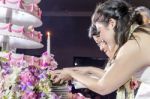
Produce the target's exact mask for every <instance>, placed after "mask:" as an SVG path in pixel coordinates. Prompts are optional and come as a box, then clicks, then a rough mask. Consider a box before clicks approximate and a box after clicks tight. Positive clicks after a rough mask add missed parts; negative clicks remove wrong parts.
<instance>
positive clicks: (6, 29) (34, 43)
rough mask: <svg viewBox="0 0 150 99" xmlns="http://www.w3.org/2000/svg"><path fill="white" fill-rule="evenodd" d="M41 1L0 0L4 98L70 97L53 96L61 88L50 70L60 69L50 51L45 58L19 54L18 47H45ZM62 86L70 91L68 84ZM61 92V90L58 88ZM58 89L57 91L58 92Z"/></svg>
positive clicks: (0, 92) (0, 95)
mask: <svg viewBox="0 0 150 99" xmlns="http://www.w3.org/2000/svg"><path fill="white" fill-rule="evenodd" d="M40 1H41V0H0V46H1V49H2V51H1V52H0V79H1V80H0V99H60V98H61V99H66V98H63V97H67V96H61V95H63V94H61V93H60V94H59V95H60V96H57V95H53V94H54V93H52V89H53V91H54V90H57V89H58V87H57V86H53V87H55V88H52V83H51V81H50V77H51V75H50V72H51V71H52V70H54V69H56V68H57V65H58V64H57V62H56V61H55V59H54V55H53V54H50V52H49V50H47V51H46V52H44V53H43V54H42V55H41V57H35V56H30V55H24V54H18V53H16V52H15V50H16V49H18V48H21V49H37V48H42V47H43V44H41V41H42V33H41V32H40V31H35V30H34V27H39V26H41V25H42V21H41V14H42V11H41V10H40V8H39V7H38V3H39V2H40ZM59 88H62V89H61V91H64V90H65V93H66V92H68V90H67V87H66V86H63V87H59ZM57 91H58V90H57ZM54 92H55V91H54Z"/></svg>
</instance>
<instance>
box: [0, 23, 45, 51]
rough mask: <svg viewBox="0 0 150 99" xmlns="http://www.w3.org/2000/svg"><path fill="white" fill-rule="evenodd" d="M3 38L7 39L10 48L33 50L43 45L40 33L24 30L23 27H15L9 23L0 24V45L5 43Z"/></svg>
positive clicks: (31, 29)
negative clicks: (6, 37)
mask: <svg viewBox="0 0 150 99" xmlns="http://www.w3.org/2000/svg"><path fill="white" fill-rule="evenodd" d="M4 36H8V37H9V40H8V41H9V47H10V48H24V49H34V48H42V47H43V45H42V44H41V43H40V42H41V41H42V34H41V32H38V31H35V30H34V29H33V28H30V29H26V28H24V27H23V26H17V25H13V24H10V23H8V24H7V23H0V44H1V45H2V43H3V42H5V41H6V39H5V38H4Z"/></svg>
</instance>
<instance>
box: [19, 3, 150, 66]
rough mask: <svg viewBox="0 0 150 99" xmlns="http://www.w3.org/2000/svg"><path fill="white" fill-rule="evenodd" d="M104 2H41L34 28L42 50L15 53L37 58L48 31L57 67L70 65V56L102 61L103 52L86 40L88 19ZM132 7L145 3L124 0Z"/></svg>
mask: <svg viewBox="0 0 150 99" xmlns="http://www.w3.org/2000/svg"><path fill="white" fill-rule="evenodd" d="M104 1H105V0H41V2H40V3H39V7H40V8H41V10H42V11H43V14H42V22H43V25H42V26H40V27H38V28H36V30H39V31H41V32H42V34H43V41H42V43H43V44H44V48H41V49H34V50H19V52H20V53H24V54H29V55H34V56H40V55H41V54H42V53H43V52H44V51H46V36H45V34H46V31H47V30H50V31H51V32H52V36H51V53H52V54H54V55H55V59H56V61H57V62H58V64H59V66H58V68H63V67H69V66H73V57H76V56H78V57H94V58H95V57H97V58H103V59H105V58H106V56H105V55H104V53H102V52H100V51H99V48H98V47H97V45H96V44H95V43H94V41H93V40H92V39H89V38H88V28H89V25H90V21H91V19H90V17H91V15H92V13H93V11H94V9H95V6H96V5H97V4H98V3H99V2H104ZM127 1H128V2H129V3H131V4H132V5H134V6H140V5H144V6H147V7H149V6H150V1H149V0H127Z"/></svg>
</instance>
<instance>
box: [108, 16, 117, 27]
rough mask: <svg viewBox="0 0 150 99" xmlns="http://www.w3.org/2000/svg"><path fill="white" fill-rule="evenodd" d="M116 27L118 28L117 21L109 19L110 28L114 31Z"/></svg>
mask: <svg viewBox="0 0 150 99" xmlns="http://www.w3.org/2000/svg"><path fill="white" fill-rule="evenodd" d="M115 26H116V20H115V19H113V18H110V19H109V27H110V28H112V29H114V28H115Z"/></svg>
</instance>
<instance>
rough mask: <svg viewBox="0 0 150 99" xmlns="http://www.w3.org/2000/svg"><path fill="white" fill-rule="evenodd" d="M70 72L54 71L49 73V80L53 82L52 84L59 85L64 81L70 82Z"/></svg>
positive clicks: (64, 70) (68, 70)
mask: <svg viewBox="0 0 150 99" xmlns="http://www.w3.org/2000/svg"><path fill="white" fill-rule="evenodd" d="M71 71H72V70H70V69H67V68H65V69H62V70H55V71H53V72H52V73H51V80H52V81H53V83H54V84H55V83H59V84H62V83H64V82H66V81H69V80H72V77H71V75H70V72H71Z"/></svg>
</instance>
